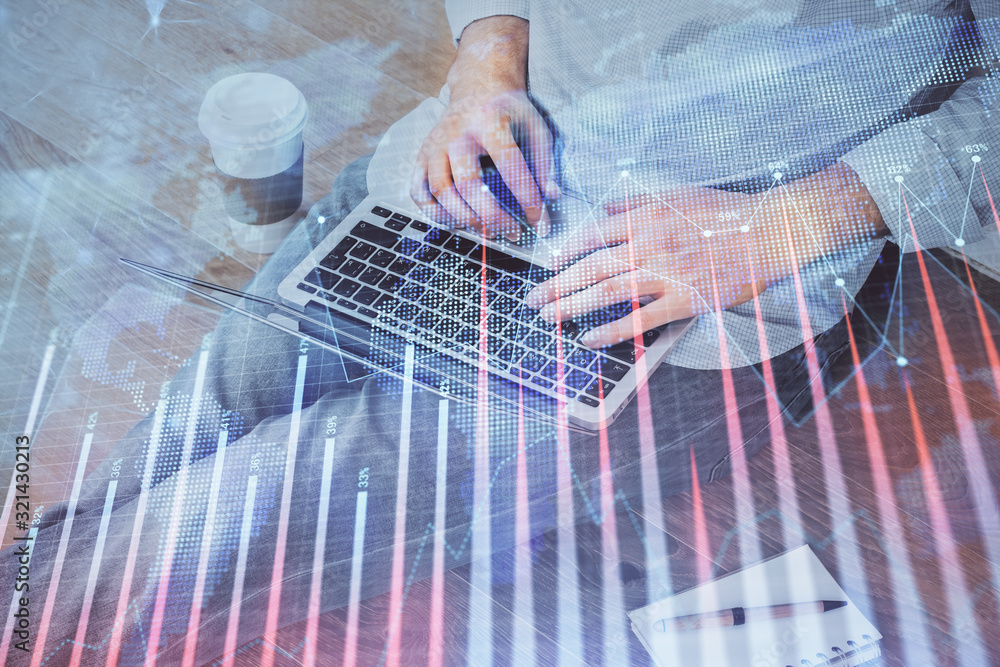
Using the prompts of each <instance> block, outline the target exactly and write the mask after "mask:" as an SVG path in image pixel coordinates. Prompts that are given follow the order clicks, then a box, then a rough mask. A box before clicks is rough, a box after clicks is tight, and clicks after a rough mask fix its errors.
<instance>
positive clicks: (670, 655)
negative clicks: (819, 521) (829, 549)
mask: <svg viewBox="0 0 1000 667" xmlns="http://www.w3.org/2000/svg"><path fill="white" fill-rule="evenodd" d="M814 600H844V601H846V602H847V603H848V604H847V606H845V607H842V608H840V609H835V610H832V611H828V612H825V613H817V614H804V615H801V616H795V617H793V618H785V619H768V620H765V621H759V622H757V623H753V624H751V623H747V624H746V625H741V626H730V627H724V628H707V629H701V630H691V631H686V632H682V631H678V630H674V629H671V628H668V629H666V630H660V629H657V628H655V627H654V624H655V623H656V622H657V621H659V620H661V619H667V618H674V617H676V616H684V615H687V614H697V613H704V612H711V611H718V610H721V609H728V608H732V607H758V606H761V607H762V606H768V605H777V604H788V603H792V602H810V601H814ZM629 618H630V619H631V621H632V631H633V632H634V633H635V634H636V636H638V637H639V640H640V641H641V642H642V644H643V646H645V647H646V650H647V651H649V655H650V656H652V658H653V661H654V662H655V663H656V664H657V665H660V667H676V666H677V665H685V666H687V665H691V666H695V667H698V666H705V667H708V666H711V667H726V666H732V667H736V666H740V667H745V666H747V665H749V666H750V667H786V666H787V667H792V666H793V665H794V666H795V667H802V666H803V665H806V666H810V665H811V666H813V667H818V666H820V665H835V666H836V667H852V666H854V665H865V664H868V663H870V662H871V661H873V660H876V659H877V658H878V657H879V656H880V655H881V653H882V652H881V648H880V646H879V640H880V639H881V638H882V635H881V634H880V633H879V631H878V630H876V629H875V626H873V625H872V624H871V623H870V622H869V621H868V619H866V618H865V617H864V615H863V614H862V613H861V611H860V610H859V609H858V608H857V606H855V605H854V603H853V602H851V601H850V598H848V597H847V594H846V593H844V590H843V589H842V588H841V587H840V586H839V585H838V584H837V582H836V581H835V580H834V579H833V577H832V576H831V575H830V573H829V571H827V569H826V568H825V567H824V566H823V564H822V563H821V562H820V560H819V558H817V557H816V554H815V553H813V551H812V549H811V548H809V547H808V546H806V545H803V546H801V547H798V548H797V549H793V550H791V551H787V552H785V553H783V554H781V555H780V556H776V557H774V558H771V559H770V560H766V561H763V562H761V563H757V564H756V565H752V566H750V567H748V568H746V569H743V570H740V571H738V572H734V573H732V574H729V575H726V576H724V577H721V578H719V579H715V580H713V581H710V582H707V583H705V584H703V585H701V586H697V587H695V588H692V589H689V590H686V591H684V592H683V593H680V594H678V595H674V596H672V597H669V598H666V599H664V600H660V601H658V602H654V603H653V604H650V605H647V606H645V607H642V608H640V609H636V610H634V611H631V612H629ZM663 625H664V624H661V626H660V627H663ZM871 664H877V663H871Z"/></svg>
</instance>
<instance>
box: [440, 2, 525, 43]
mask: <svg viewBox="0 0 1000 667" xmlns="http://www.w3.org/2000/svg"><path fill="white" fill-rule="evenodd" d="M529 5H530V2H529V0H445V3H444V10H445V13H447V15H448V25H450V26H451V34H452V36H453V37H454V38H455V41H456V42H457V41H458V38H459V37H461V36H462V31H463V30H465V26H467V25H469V24H470V23H472V22H473V21H478V20H479V19H484V18H486V17H488V16H517V17H518V18H522V19H524V20H525V21H527V20H528V8H529Z"/></svg>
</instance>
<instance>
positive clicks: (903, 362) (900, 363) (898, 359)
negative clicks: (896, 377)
mask: <svg viewBox="0 0 1000 667" xmlns="http://www.w3.org/2000/svg"><path fill="white" fill-rule="evenodd" d="M908 363H910V360H909V359H907V358H906V357H896V365H897V366H899V367H900V368H902V367H903V366H905V365H907V364H908Z"/></svg>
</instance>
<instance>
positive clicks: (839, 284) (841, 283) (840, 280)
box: [833, 278, 844, 287]
mask: <svg viewBox="0 0 1000 667" xmlns="http://www.w3.org/2000/svg"><path fill="white" fill-rule="evenodd" d="M833 284H834V285H836V286H837V287H843V286H844V279H843V278H837V279H836V280H834V281H833Z"/></svg>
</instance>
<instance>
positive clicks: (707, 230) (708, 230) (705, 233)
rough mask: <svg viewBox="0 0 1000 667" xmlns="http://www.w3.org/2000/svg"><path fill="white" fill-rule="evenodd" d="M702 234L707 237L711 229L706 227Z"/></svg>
mask: <svg viewBox="0 0 1000 667" xmlns="http://www.w3.org/2000/svg"><path fill="white" fill-rule="evenodd" d="M702 234H704V235H705V238H708V237H709V236H711V235H712V230H711V229H706V230H705V231H703V232H702Z"/></svg>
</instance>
